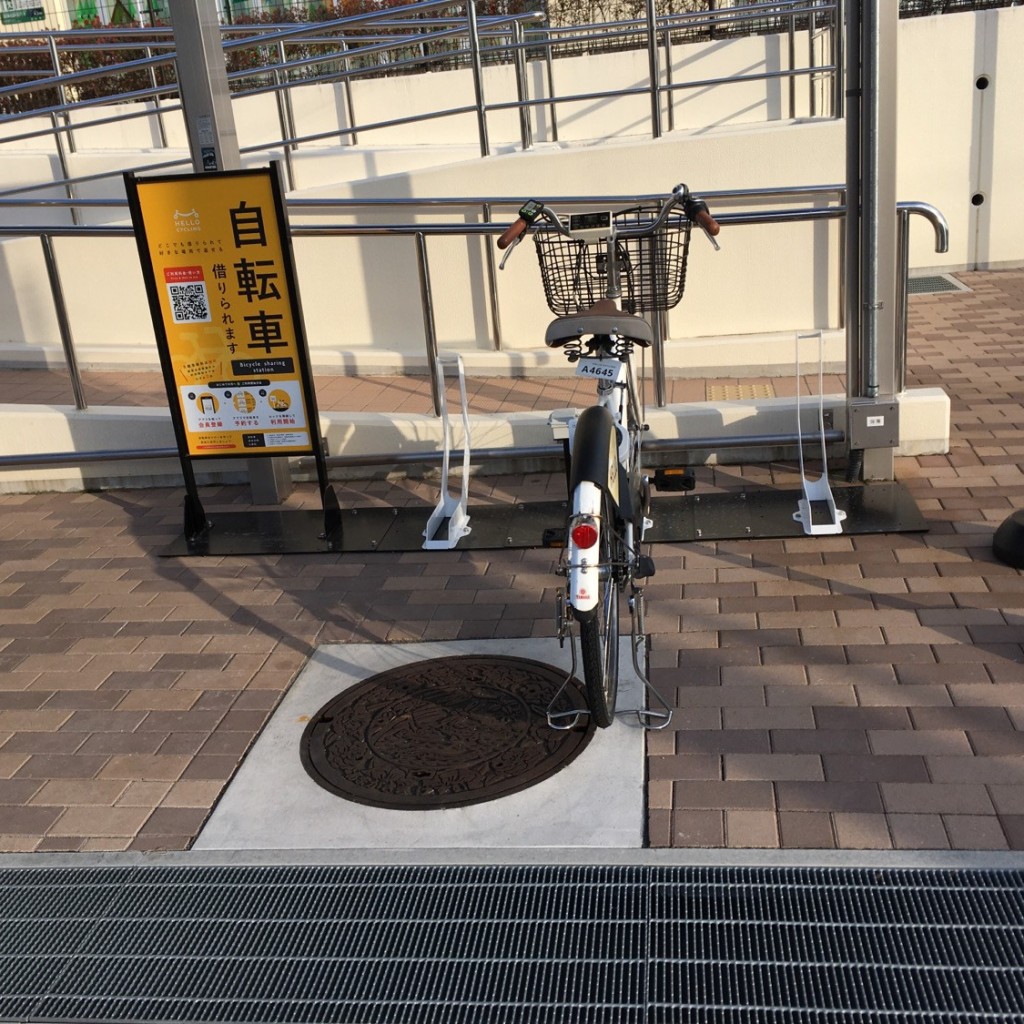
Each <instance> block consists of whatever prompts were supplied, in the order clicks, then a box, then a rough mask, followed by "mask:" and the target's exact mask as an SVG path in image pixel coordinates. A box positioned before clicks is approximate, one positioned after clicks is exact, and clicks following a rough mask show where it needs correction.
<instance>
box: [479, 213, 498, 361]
mask: <svg viewBox="0 0 1024 1024" xmlns="http://www.w3.org/2000/svg"><path fill="white" fill-rule="evenodd" d="M483 214H484V223H485V224H490V222H491V204H490V203H484V205H483ZM484 253H485V257H484V258H485V260H486V263H487V289H488V292H489V293H490V299H491V301H490V306H491V324H492V328H491V329H492V331H493V333H494V351H495V352H500V351H501V306H500V305H499V303H498V274H497V268H496V267H495V266H494V246H493V245H491V238H490V235H485V236H484Z"/></svg>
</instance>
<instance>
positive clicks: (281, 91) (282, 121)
mask: <svg viewBox="0 0 1024 1024" xmlns="http://www.w3.org/2000/svg"><path fill="white" fill-rule="evenodd" d="M277 57H278V63H279V64H281V65H282V67H283V66H284V65H285V64H287V63H288V57H287V55H286V54H285V49H284V40H283V39H280V40H278V43H277ZM274 84H275V85H276V86H277V88H276V89H275V90H274V96H275V98H276V100H277V122H278V124H279V125H280V126H281V138H282V139H286V140H290V139H294V138H295V117H294V112H293V110H292V94H291V90H290V89H289V88H288V72H287V71H285V72H284V73H283V76H282V72H280V71H275V72H274ZM283 149H284V166H285V171H286V172H287V182H286V184H287V187H288V188H289V189H293V188H295V167H294V165H293V163H292V151H293V150H294V149H295V143H294V142H290V141H286V142H285V144H284V146H283Z"/></svg>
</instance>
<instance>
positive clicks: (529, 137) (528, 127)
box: [512, 21, 533, 152]
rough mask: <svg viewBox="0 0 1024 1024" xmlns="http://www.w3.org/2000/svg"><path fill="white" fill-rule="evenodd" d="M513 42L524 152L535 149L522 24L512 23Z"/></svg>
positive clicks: (520, 131) (520, 129)
mask: <svg viewBox="0 0 1024 1024" xmlns="http://www.w3.org/2000/svg"><path fill="white" fill-rule="evenodd" d="M512 42H513V44H514V46H515V50H514V53H513V59H514V60H515V62H516V93H517V96H516V99H517V100H518V101H519V137H520V142H521V143H522V147H523V151H524V152H525V151H526V150H528V149H533V124H532V123H531V120H530V107H529V104H528V101H529V99H530V97H529V83H528V76H527V73H526V50H525V48H524V47H523V25H522V22H519V21H515V22H513V23H512Z"/></svg>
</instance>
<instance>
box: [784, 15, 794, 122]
mask: <svg viewBox="0 0 1024 1024" xmlns="http://www.w3.org/2000/svg"><path fill="white" fill-rule="evenodd" d="M786 34H787V36H788V37H789V117H790V120H792V119H793V118H795V117H796V75H795V74H793V72H794V71H795V70H796V19H795V18H794V17H793V12H792V11H790V12H789V29H788V31H787V33H786Z"/></svg>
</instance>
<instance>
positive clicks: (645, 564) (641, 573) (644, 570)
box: [633, 555, 654, 580]
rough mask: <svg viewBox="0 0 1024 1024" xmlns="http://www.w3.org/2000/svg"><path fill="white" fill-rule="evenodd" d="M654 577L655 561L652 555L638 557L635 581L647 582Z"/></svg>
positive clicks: (634, 575)
mask: <svg viewBox="0 0 1024 1024" xmlns="http://www.w3.org/2000/svg"><path fill="white" fill-rule="evenodd" d="M653 575H654V559H653V558H651V556H650V555H638V556H637V559H636V568H635V569H634V570H633V579H636V580H646V579H649V578H650V577H651V576H653Z"/></svg>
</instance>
